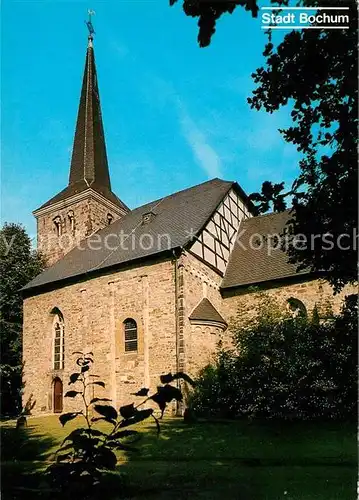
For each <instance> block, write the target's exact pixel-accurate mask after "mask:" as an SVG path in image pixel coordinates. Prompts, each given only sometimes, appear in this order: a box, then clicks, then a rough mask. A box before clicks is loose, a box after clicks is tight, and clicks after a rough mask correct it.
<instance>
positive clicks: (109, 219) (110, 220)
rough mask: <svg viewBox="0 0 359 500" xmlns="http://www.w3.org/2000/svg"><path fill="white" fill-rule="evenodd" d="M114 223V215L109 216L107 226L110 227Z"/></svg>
mask: <svg viewBox="0 0 359 500" xmlns="http://www.w3.org/2000/svg"><path fill="white" fill-rule="evenodd" d="M112 222H113V215H112V214H107V224H108V225H110V224H112Z"/></svg>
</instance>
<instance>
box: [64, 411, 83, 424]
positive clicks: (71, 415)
mask: <svg viewBox="0 0 359 500" xmlns="http://www.w3.org/2000/svg"><path fill="white" fill-rule="evenodd" d="M80 413H81V412H76V413H74V412H71V413H64V414H62V415H60V416H59V420H60V423H61V425H62V426H64V425H65V424H66V422H69V421H70V420H73V419H74V418H76V417H77V415H80Z"/></svg>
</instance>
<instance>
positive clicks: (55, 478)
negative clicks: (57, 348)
mask: <svg viewBox="0 0 359 500" xmlns="http://www.w3.org/2000/svg"><path fill="white" fill-rule="evenodd" d="M74 354H77V355H78V358H77V360H76V365H77V366H78V371H76V372H74V373H72V375H71V376H70V381H69V385H75V387H76V389H73V390H70V391H68V392H66V394H65V397H67V398H73V399H74V398H78V399H81V400H82V404H83V408H82V409H81V410H79V411H73V412H69V413H64V414H62V415H60V417H59V420H60V422H61V424H62V425H63V426H64V425H65V424H66V423H67V422H69V421H71V420H74V419H76V418H79V417H80V418H81V419H82V422H83V423H84V426H82V427H79V428H77V429H75V430H73V431H72V432H70V434H69V435H68V436H67V437H66V438H65V439H64V441H63V442H62V444H61V446H60V448H59V450H58V451H57V452H56V462H55V463H53V464H52V465H50V467H48V469H47V474H48V477H49V478H50V480H51V483H52V484H53V486H55V487H56V488H58V489H59V490H60V491H63V490H64V489H70V490H71V491H72V492H73V491H74V490H75V491H81V492H84V491H86V490H90V489H91V488H92V487H93V486H95V485H97V484H99V483H100V480H101V476H102V474H103V472H104V471H110V470H114V469H115V467H116V464H117V457H116V454H115V451H116V450H124V451H129V452H132V451H138V450H137V448H135V447H133V444H134V443H135V442H137V441H138V440H139V438H140V434H139V433H138V431H136V430H132V429H128V427H130V426H133V425H134V424H137V423H139V422H142V421H143V420H146V419H148V418H152V419H153V420H154V422H155V423H156V427H157V432H160V424H159V419H158V418H157V417H156V416H155V415H154V409H153V408H145V409H139V407H141V406H142V405H144V404H145V403H146V402H147V401H154V402H155V403H156V404H157V405H158V407H159V409H160V411H161V414H160V417H159V418H162V416H163V413H164V411H165V409H166V406H167V404H168V403H170V402H172V401H173V400H175V401H178V402H181V401H182V400H183V397H182V393H181V391H180V389H178V388H177V387H174V386H172V385H170V382H172V381H173V380H178V379H183V380H185V381H186V382H188V383H190V384H192V385H193V381H192V380H191V379H190V378H189V377H188V376H187V375H185V374H184V373H177V374H174V375H172V374H171V373H169V374H167V375H162V376H161V377H160V380H161V383H162V384H164V385H161V386H158V387H157V392H156V393H155V394H153V395H152V396H149V395H148V393H149V389H147V388H145V387H144V388H142V389H140V390H139V391H138V392H136V393H134V394H133V395H134V396H139V397H145V399H144V400H143V401H142V402H141V403H139V404H137V405H136V406H135V404H134V403H132V404H129V405H126V406H122V407H120V408H119V410H118V411H117V410H116V409H115V408H114V407H113V406H111V404H109V403H110V402H111V400H110V399H109V398H102V397H93V398H92V399H90V400H89V398H88V393H89V391H90V389H91V388H92V387H93V386H100V387H103V388H104V387H105V383H104V382H102V381H101V380H98V378H99V377H98V375H94V374H92V373H90V371H91V368H92V365H93V353H92V352H89V353H82V352H75V353H74ZM102 421H103V422H106V423H107V424H110V427H109V429H108V430H100V429H98V428H95V425H96V424H97V423H98V422H102Z"/></svg>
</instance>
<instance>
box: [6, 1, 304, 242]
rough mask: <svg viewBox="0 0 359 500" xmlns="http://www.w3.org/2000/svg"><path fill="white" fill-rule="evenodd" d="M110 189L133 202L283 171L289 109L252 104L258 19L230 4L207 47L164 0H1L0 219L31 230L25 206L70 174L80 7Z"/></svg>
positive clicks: (290, 151) (291, 153)
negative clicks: (90, 40) (90, 38)
mask: <svg viewBox="0 0 359 500" xmlns="http://www.w3.org/2000/svg"><path fill="white" fill-rule="evenodd" d="M88 8H91V9H94V10H95V11H96V15H95V16H94V19H93V23H94V26H95V30H96V37H95V56H96V63H97V70H98V78H99V86H100V95H101V105H102V111H103V118H104V125H105V133H106V142H107V152H108V157H109V165H110V174H111V179H112V188H113V191H114V192H115V193H116V194H117V195H118V196H119V197H120V198H121V199H123V201H124V202H125V203H126V204H128V205H129V206H130V207H131V208H133V207H135V206H138V205H141V204H143V203H146V202H148V201H151V199H157V198H159V197H162V196H165V195H167V194H170V193H171V192H174V191H178V190H180V189H184V188H186V187H188V186H191V185H194V184H198V183H200V182H204V181H206V180H208V179H210V178H213V177H221V178H224V179H227V180H236V181H237V182H239V184H240V185H241V186H242V187H243V189H244V190H245V191H246V192H248V193H250V192H252V191H256V190H258V189H259V188H260V185H261V183H262V182H263V181H264V180H273V181H281V180H286V181H288V182H290V181H292V180H293V178H294V177H295V175H296V173H297V171H298V167H297V165H298V154H297V152H296V150H295V148H294V147H293V146H291V145H288V144H286V143H285V142H284V141H283V139H282V138H281V136H280V134H279V132H278V130H277V129H278V128H281V127H285V126H286V125H288V124H289V122H290V121H289V113H288V110H282V111H281V112H279V113H275V114H273V115H268V114H266V113H265V112H257V111H254V110H250V108H249V106H248V104H247V102H246V98H247V97H248V96H249V95H250V92H251V89H253V88H254V86H253V83H252V81H251V78H250V74H251V73H252V72H253V71H254V70H255V69H256V68H257V67H258V66H260V65H261V64H262V62H263V57H262V50H263V46H264V42H265V37H264V34H263V33H262V31H261V29H260V21H259V19H258V20H254V19H252V18H251V16H250V15H249V14H248V13H246V12H244V11H243V10H242V9H240V8H238V9H237V10H236V11H235V13H234V14H233V15H232V16H230V15H227V16H225V17H223V18H222V19H221V20H220V21H219V23H218V27H217V33H216V34H215V36H214V38H213V41H212V44H211V45H210V47H209V48H206V49H199V48H198V45H197V42H196V37H197V26H196V20H195V19H192V18H188V17H186V16H185V15H184V14H183V12H182V9H181V6H180V4H178V5H176V6H174V7H172V8H170V7H169V5H168V0H142V1H141V0H137V1H133V0H128V1H119V0H116V1H110V0H108V1H104V0H102V1H98V2H97V1H94V0H92V2H91V4H89V2H88V1H87V2H83V1H76V2H71V1H66V0H64V1H51V0H47V1H41V2H40V1H39V2H37V1H26V0H23V1H12V0H4V1H3V2H2V39H1V42H2V74H1V83H2V107H1V111H2V130H1V143H2V146H1V147H2V150H1V154H2V157H1V163H2V173H1V175H2V178H1V188H2V196H1V220H2V222H4V221H11V222H21V223H23V224H24V225H25V227H26V228H27V230H28V231H29V233H30V234H31V235H32V236H33V235H35V231H36V227H35V219H34V218H33V216H32V215H31V212H32V210H34V209H35V208H37V207H39V206H40V205H41V204H42V203H44V202H45V201H47V200H48V199H49V198H50V197H52V196H53V195H54V194H56V193H57V192H59V191H60V190H61V189H63V188H64V187H65V186H66V185H67V182H68V174H69V163H70V155H71V149H72V141H73V134H74V128H75V120H76V115H77V107H78V101H79V94H80V87H81V81H82V73H83V67H84V62H85V52H86V44H87V32H86V26H85V24H84V20H85V19H86V18H87V9H88Z"/></svg>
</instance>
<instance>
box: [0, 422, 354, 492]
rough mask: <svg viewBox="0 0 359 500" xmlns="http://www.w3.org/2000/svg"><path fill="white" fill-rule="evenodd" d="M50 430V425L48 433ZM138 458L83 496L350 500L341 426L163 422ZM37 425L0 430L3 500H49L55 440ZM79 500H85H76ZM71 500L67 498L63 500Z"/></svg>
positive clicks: (146, 428) (131, 456) (347, 433)
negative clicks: (46, 473)
mask: <svg viewBox="0 0 359 500" xmlns="http://www.w3.org/2000/svg"><path fill="white" fill-rule="evenodd" d="M51 429H53V427H51ZM139 429H140V430H141V431H143V436H142V440H141V441H140V442H139V443H138V449H139V451H138V453H128V454H126V455H125V456H122V457H119V464H118V467H117V469H116V471H115V472H114V473H111V474H106V475H105V476H104V478H103V481H102V482H101V487H100V488H99V489H98V490H97V491H96V492H95V491H94V492H93V495H91V496H90V497H87V498H92V499H97V498H99V499H102V498H106V499H107V500H110V499H111V500H120V499H124V498H125V499H131V500H136V499H138V500H142V499H146V500H147V499H148V500H154V499H158V500H167V499H168V500H169V499H171V500H173V499H176V500H182V499H191V500H196V499H199V500H204V499H206V500H211V499H220V500H222V498H223V499H226V500H227V499H229V500H231V499H234V500H278V499H282V498H283V499H286V500H312V499H314V498H315V499H316V500H352V499H354V498H355V483H356V444H355V443H356V437H355V436H356V435H355V428H353V427H352V426H345V425H343V424H340V423H339V424H338V423H336V424H330V425H329V424H326V425H322V424H308V423H304V424H303V423H302V424H289V425H288V424H287V425H283V424H282V423H279V424H273V423H270V424H262V423H261V424H258V423H255V424H251V423H248V422H225V423H223V422H216V423H208V422H207V423H198V424H193V425H186V424H184V423H183V420H182V419H165V420H163V421H162V422H161V433H160V434H159V435H157V432H156V428H155V425H153V426H152V425H151V424H149V425H147V424H146V425H143V426H140V427H139ZM45 432H46V429H44V428H43V427H42V424H41V426H40V425H37V426H34V427H33V428H31V426H29V428H28V429H24V430H20V431H18V430H16V429H15V428H9V427H5V428H4V427H3V428H2V498H4V499H5V500H8V499H9V500H10V499H14V500H18V499H21V500H22V499H25V498H26V499H30V500H32V499H33V498H34V499H35V498H40V499H41V500H48V499H49V500H50V499H51V500H52V499H54V498H55V496H54V494H53V492H49V491H46V490H44V489H41V483H43V475H42V473H43V470H44V468H46V466H47V465H48V462H47V461H48V460H51V458H52V457H51V454H52V453H53V451H54V446H55V449H56V447H57V445H58V443H59V440H60V441H61V439H62V435H61V436H60V435H57V440H56V439H53V438H52V437H49V436H51V434H50V433H49V434H47V435H44V433H45ZM39 488H40V489H39ZM78 498H79V500H80V498H81V500H84V498H83V497H78ZM68 500H72V499H70V498H69V499H68Z"/></svg>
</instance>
